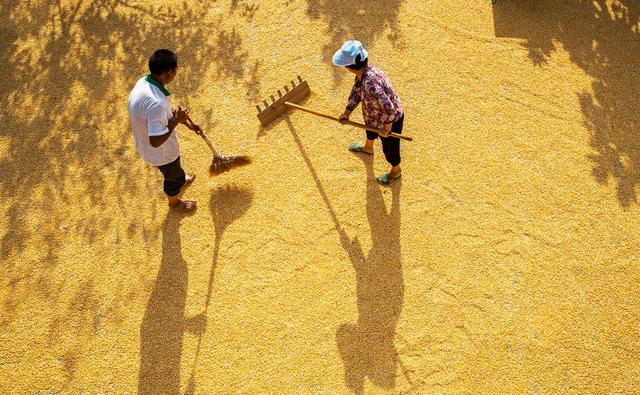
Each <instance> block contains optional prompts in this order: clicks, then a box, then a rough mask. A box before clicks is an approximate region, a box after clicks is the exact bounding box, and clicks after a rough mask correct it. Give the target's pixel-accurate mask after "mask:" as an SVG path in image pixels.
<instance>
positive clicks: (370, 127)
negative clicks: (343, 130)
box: [284, 101, 413, 141]
mask: <svg viewBox="0 0 640 395" xmlns="http://www.w3.org/2000/svg"><path fill="white" fill-rule="evenodd" d="M284 104H285V105H287V106H289V107H291V108H296V109H298V110H301V111H304V112H308V113H309V114H313V115H317V116H319V117H322V118H327V119H331V120H333V121H336V122H340V119H338V118H336V117H334V116H333V115H329V114H325V113H322V112H319V111H315V110H312V109H310V108H308V107H304V106H300V105H297V104H293V103H290V102H288V101H286V102H284ZM340 123H342V122H340ZM344 124H345V125H350V126H355V127H356V128H360V129H364V130H370V131H372V132H375V133H378V134H383V133H386V131H385V130H383V129H379V128H374V127H372V126H367V125H365V124H362V123H358V122H353V121H347V122H345V123H344ZM389 137H395V138H397V139H402V140H407V141H413V137H409V136H404V135H402V134H398V133H393V132H391V133H389Z"/></svg>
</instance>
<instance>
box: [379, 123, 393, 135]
mask: <svg viewBox="0 0 640 395" xmlns="http://www.w3.org/2000/svg"><path fill="white" fill-rule="evenodd" d="M391 126H393V124H392V123H385V124H384V127H383V129H382V130H383V131H384V132H383V133H380V136H382V137H389V133H391Z"/></svg>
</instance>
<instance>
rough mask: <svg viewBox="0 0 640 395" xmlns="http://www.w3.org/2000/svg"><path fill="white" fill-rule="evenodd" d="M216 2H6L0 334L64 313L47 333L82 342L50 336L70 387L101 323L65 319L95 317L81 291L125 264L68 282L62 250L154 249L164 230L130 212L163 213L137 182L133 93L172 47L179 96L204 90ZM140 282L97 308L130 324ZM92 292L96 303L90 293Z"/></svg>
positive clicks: (152, 185) (0, 92) (0, 31)
mask: <svg viewBox="0 0 640 395" xmlns="http://www.w3.org/2000/svg"><path fill="white" fill-rule="evenodd" d="M212 3H213V1H212V0H205V1H203V2H201V3H200V4H198V5H196V6H192V5H191V4H190V3H187V2H175V3H174V4H173V5H172V6H171V7H167V6H156V5H153V6H143V5H138V4H139V2H135V1H127V0H96V1H87V0H71V1H64V2H63V1H59V0H49V1H47V0H45V1H38V2H22V1H17V0H7V1H2V2H0V17H1V18H2V23H1V24H0V37H2V40H0V62H2V64H3V73H2V77H1V78H2V83H1V84H0V97H1V98H2V99H0V100H2V105H0V120H1V121H2V123H3V128H2V129H0V142H1V143H2V146H3V148H5V149H3V152H2V154H0V199H1V200H2V202H3V205H4V206H5V207H6V216H7V219H6V221H7V227H6V233H4V234H0V252H1V253H2V256H3V262H2V265H0V271H2V274H3V275H2V276H0V277H2V278H3V279H4V280H3V281H2V286H4V283H5V281H6V282H7V283H8V284H9V286H10V287H11V288H10V289H11V292H7V293H5V294H4V296H3V297H2V306H3V314H2V318H1V319H0V327H5V326H9V325H11V324H12V323H13V322H14V320H15V319H16V317H17V314H16V313H19V312H20V311H25V309H27V308H26V306H31V305H34V304H42V305H43V306H46V308H51V309H52V310H51V311H57V312H59V313H56V314H54V315H53V316H52V317H47V318H46V320H47V321H46V322H48V325H49V326H50V328H49V331H50V333H53V334H56V333H65V332H66V331H68V330H70V329H69V328H72V330H74V333H77V334H78V336H75V337H73V340H69V338H68V337H60V336H52V343H53V344H56V345H58V346H60V347H61V348H64V350H62V351H61V353H62V354H63V355H64V360H65V361H69V362H68V363H67V362H65V363H64V366H66V367H68V369H67V371H68V372H69V374H67V375H66V376H67V379H68V380H70V379H71V378H72V377H73V370H74V366H75V365H76V362H74V361H76V360H77V357H78V353H80V352H81V351H82V350H84V349H86V347H87V340H88V336H90V334H91V333H92V330H91V325H92V320H91V319H87V320H84V321H82V322H79V323H78V324H77V325H76V324H75V323H70V322H69V321H68V320H67V319H65V318H66V317H67V316H69V315H71V314H67V312H68V310H69V309H71V310H73V311H75V312H76V314H77V313H78V311H76V310H78V309H87V312H91V313H92V314H93V313H94V310H93V309H88V308H87V307H86V306H84V305H82V304H80V303H77V302H76V299H77V298H78V297H84V296H83V295H86V294H87V292H88V291H87V290H86V289H84V286H83V284H97V285H96V288H97V287H98V285H99V284H100V283H99V282H98V281H96V278H100V276H103V275H104V273H105V272H109V271H110V270H112V269H113V266H114V265H117V264H120V263H121V262H117V263H115V264H114V265H112V264H110V263H111V262H107V263H109V264H106V265H96V270H99V271H101V272H99V273H97V272H95V271H92V270H84V271H83V270H79V271H77V273H78V275H79V277H80V278H76V279H75V281H73V282H72V283H71V284H70V283H69V279H68V278H66V277H65V276H61V275H60V273H59V272H57V269H58V266H59V265H60V264H61V263H64V264H65V265H74V263H73V262H69V261H68V260H67V261H64V260H63V259H64V256H63V255H62V254H61V253H60V251H61V250H62V249H63V248H64V247H65V244H68V243H69V238H71V237H72V236H73V238H74V239H75V240H76V241H77V242H78V243H79V246H78V249H79V250H82V249H83V248H84V249H87V250H91V249H92V248H93V246H94V245H95V244H96V243H100V242H104V240H100V239H101V238H103V237H105V234H108V233H109V232H112V231H113V230H114V228H115V227H117V230H116V231H115V232H117V235H116V241H115V242H116V243H119V242H120V241H123V240H127V239H129V238H131V237H132V236H136V235H139V236H140V238H144V240H145V241H152V238H153V237H155V235H153V233H154V232H153V230H152V229H153V228H155V225H153V224H151V225H149V224H145V223H144V222H141V221H140V216H139V213H138V212H135V215H132V212H133V211H134V210H132V209H131V208H132V206H136V207H137V209H138V210H144V211H145V212H147V213H150V216H151V217H155V214H156V211H155V208H153V207H151V208H149V206H143V204H152V202H151V203H150V202H149V201H146V200H145V198H144V197H143V198H141V196H142V195H143V191H147V190H152V189H156V190H157V188H158V179H157V178H153V177H148V178H149V179H148V181H144V182H142V183H139V182H137V179H139V177H140V174H139V173H138V171H137V169H135V168H134V167H132V164H131V163H132V161H134V160H135V161H138V160H139V159H138V157H137V155H136V154H135V150H134V148H133V140H132V135H131V130H130V127H129V124H128V120H127V119H126V118H122V114H126V99H127V95H128V93H129V89H130V88H131V87H133V84H134V83H135V81H136V79H137V78H139V77H140V76H141V75H143V74H144V73H146V62H147V58H148V56H149V54H150V53H152V51H153V50H154V49H157V48H162V47H168V48H171V49H173V50H175V51H176V52H177V53H178V56H179V58H180V73H179V76H178V78H177V79H176V81H175V83H174V84H175V85H174V86H173V87H172V93H173V94H174V96H178V97H180V96H182V95H186V94H189V95H192V94H196V93H197V91H198V90H199V88H200V86H201V83H202V78H200V77H201V76H202V75H203V74H205V72H206V70H208V68H209V66H210V54H211V52H212V49H213V48H214V46H215V42H214V41H213V40H209V39H208V37H209V36H210V35H211V32H209V31H208V30H207V27H206V26H203V25H202V24H200V23H199V21H198V18H199V17H200V16H201V15H202V14H203V12H204V11H205V10H206V9H207V8H208V7H209V6H210V5H211V4H212ZM176 27H178V28H176ZM196 76H197V77H198V78H196ZM172 85H173V84H172ZM149 171H150V172H151V170H149ZM154 174H155V173H154ZM145 182H146V183H147V184H146V185H145V184H144V183H145ZM145 187H146V188H145ZM132 202H134V203H133V204H132ZM152 222H153V221H152ZM33 246H37V248H33ZM27 248H31V249H32V250H39V251H37V253H36V254H35V256H36V257H37V258H36V259H34V258H33V257H34V255H25V254H23V253H24V252H25V250H26V249H27ZM82 263H83V262H80V263H79V264H82ZM74 272H75V271H74ZM142 277H143V275H140V278H137V279H136V278H132V277H127V281H119V280H121V279H115V281H114V283H115V284H118V285H116V287H117V290H116V291H114V293H115V294H117V295H123V296H122V297H116V298H113V300H112V301H111V302H106V301H105V300H108V299H104V300H99V301H98V302H96V303H95V305H97V306H98V307H99V308H101V309H104V310H105V311H108V313H109V319H110V320H113V321H116V322H117V321H119V320H122V319H123V317H126V316H127V315H128V310H127V305H128V303H135V300H136V298H135V297H136V296H139V290H138V289H139V287H138V285H139V284H140V283H141V282H143V281H144V280H143V279H142ZM132 280H133V281H132ZM135 280H138V281H135ZM120 284H121V285H120ZM70 288H72V291H70V290H69V289H70ZM119 291H121V293H120V292H119ZM92 292H96V293H97V294H98V295H99V292H97V291H96V290H93V285H92ZM70 293H71V295H70V296H67V295H69V294H70ZM96 314H99V313H98V312H96ZM145 363H146V362H145Z"/></svg>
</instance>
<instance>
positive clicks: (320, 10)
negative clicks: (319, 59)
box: [307, 0, 405, 81]
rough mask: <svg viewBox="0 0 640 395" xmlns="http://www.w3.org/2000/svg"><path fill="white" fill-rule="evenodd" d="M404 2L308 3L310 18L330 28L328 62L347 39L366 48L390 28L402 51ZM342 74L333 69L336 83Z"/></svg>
mask: <svg viewBox="0 0 640 395" xmlns="http://www.w3.org/2000/svg"><path fill="white" fill-rule="evenodd" d="M402 3H403V0H352V1H343V0H307V15H309V17H310V18H311V19H312V20H320V21H322V22H324V23H325V25H326V26H327V27H326V33H327V36H328V37H330V39H329V41H328V42H326V43H325V44H324V46H323V47H322V54H323V57H324V60H325V62H329V63H330V62H331V58H332V56H333V54H334V53H335V51H337V50H338V49H340V46H342V43H343V42H344V41H345V40H349V39H355V40H359V41H361V42H362V44H363V45H364V46H365V48H367V47H370V46H372V45H373V44H374V43H375V42H376V40H378V39H379V38H380V37H381V35H382V34H383V33H384V32H385V31H386V30H387V29H389V34H388V35H387V38H388V39H389V40H390V41H391V43H392V44H393V45H394V46H395V47H396V48H398V49H403V48H404V47H405V44H404V43H403V37H402V31H401V29H400V26H399V22H398V16H399V14H400V9H401V6H402ZM343 75H344V74H343V73H341V72H340V70H339V69H338V68H334V70H333V77H334V80H335V81H339V80H340V79H341V78H342V77H343Z"/></svg>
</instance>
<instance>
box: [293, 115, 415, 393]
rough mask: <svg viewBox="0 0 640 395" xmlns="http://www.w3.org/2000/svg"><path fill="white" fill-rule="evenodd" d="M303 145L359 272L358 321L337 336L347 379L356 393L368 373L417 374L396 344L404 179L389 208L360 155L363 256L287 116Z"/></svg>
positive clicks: (384, 383)
mask: <svg viewBox="0 0 640 395" xmlns="http://www.w3.org/2000/svg"><path fill="white" fill-rule="evenodd" d="M283 118H284V120H285V121H286V123H287V126H288V128H289V131H290V132H291V135H292V137H293V139H294V141H295V143H296V145H297V146H298V149H299V150H300V154H301V155H302V158H303V159H304V161H305V163H306V165H307V167H308V168H309V171H310V172H311V176H312V178H313V180H314V182H315V184H316V187H317V189H318V192H319V193H320V196H321V197H322V200H323V202H324V203H325V206H326V209H327V212H328V213H329V215H330V217H331V220H332V221H333V223H334V225H335V229H336V231H337V232H338V236H339V239H340V245H341V246H342V248H343V249H344V250H345V252H346V253H347V256H348V257H349V260H350V261H351V265H352V267H353V269H354V271H355V274H356V289H357V292H356V293H357V305H358V321H357V322H356V323H355V324H342V325H341V326H340V327H339V329H338V331H337V333H336V341H337V345H338V349H339V351H340V356H341V358H342V361H343V363H344V370H345V383H346V385H347V387H349V389H351V390H352V391H353V392H355V393H358V394H360V393H363V391H364V382H365V380H366V379H367V378H368V379H369V380H370V381H371V382H372V383H373V384H374V385H376V386H378V387H381V388H384V389H391V388H393V387H395V385H396V378H397V371H398V367H400V368H401V370H402V373H403V375H404V377H405V379H406V380H407V382H408V383H409V384H410V385H411V386H413V379H412V378H411V376H410V375H409V372H408V370H407V369H406V368H405V367H404V365H403V364H402V361H401V360H400V358H399V356H398V351H397V350H396V346H395V341H394V339H395V336H396V325H397V323H398V320H399V319H400V313H401V311H402V305H403V301H404V280H403V275H402V254H401V248H400V189H401V187H402V181H401V180H398V181H397V182H395V183H393V184H391V187H390V190H391V193H392V207H391V211H390V212H387V208H386V205H385V202H384V198H383V195H382V190H381V187H380V186H379V185H378V184H377V182H376V180H375V175H374V169H373V158H372V157H361V159H362V160H363V162H364V164H365V167H366V175H367V181H366V188H367V202H366V213H367V219H368V221H369V226H370V228H371V237H372V242H373V246H372V248H371V250H370V251H369V253H368V254H367V255H366V256H365V254H364V252H363V250H362V247H361V245H360V242H359V241H358V239H357V238H354V239H353V240H352V239H351V238H350V237H349V236H348V235H347V233H346V231H345V230H344V228H343V227H342V225H341V224H340V221H339V220H338V216H337V215H336V212H335V210H334V209H333V206H332V205H331V201H330V200H329V197H328V195H327V193H326V191H325V190H324V187H323V186H322V183H321V182H320V178H319V177H318V174H317V172H316V170H315V167H314V166H313V163H312V162H311V159H310V158H309V155H308V154H307V152H306V150H305V148H304V145H303V144H302V141H301V140H300V137H299V136H298V134H297V132H296V130H295V128H294V127H293V124H292V123H291V121H290V120H289V118H288V117H287V116H286V115H285V116H283Z"/></svg>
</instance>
